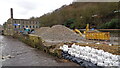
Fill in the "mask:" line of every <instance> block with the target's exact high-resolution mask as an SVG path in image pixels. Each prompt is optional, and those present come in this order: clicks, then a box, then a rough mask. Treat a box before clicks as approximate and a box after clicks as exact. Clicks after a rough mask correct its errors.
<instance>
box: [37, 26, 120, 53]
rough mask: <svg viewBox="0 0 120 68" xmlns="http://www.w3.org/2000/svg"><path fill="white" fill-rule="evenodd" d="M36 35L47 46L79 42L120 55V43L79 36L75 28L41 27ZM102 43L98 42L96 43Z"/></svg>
mask: <svg viewBox="0 0 120 68" xmlns="http://www.w3.org/2000/svg"><path fill="white" fill-rule="evenodd" d="M35 35H38V36H40V37H41V38H42V40H44V44H45V45H46V46H52V45H59V44H64V43H71V44H72V43H78V44H79V45H81V46H90V47H93V48H97V49H102V50H104V51H107V52H110V53H113V54H117V55H120V50H119V47H120V46H119V45H111V46H109V45H108V44H104V41H101V42H100V41H94V40H86V39H85V38H83V37H81V36H79V34H77V33H75V32H74V31H73V30H71V29H69V28H67V27H65V26H63V25H54V26H52V27H41V28H40V29H37V30H36V33H35ZM98 42H99V43H100V44H96V43H98Z"/></svg>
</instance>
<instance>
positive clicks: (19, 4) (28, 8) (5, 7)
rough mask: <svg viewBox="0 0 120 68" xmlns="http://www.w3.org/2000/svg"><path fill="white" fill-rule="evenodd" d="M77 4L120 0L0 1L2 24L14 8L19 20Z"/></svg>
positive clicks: (15, 16) (0, 19)
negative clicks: (73, 3)
mask: <svg viewBox="0 0 120 68" xmlns="http://www.w3.org/2000/svg"><path fill="white" fill-rule="evenodd" d="M73 1H77V2H102V1H103V2H108V1H109V2H114V1H115V2H116V1H120V0H0V24H3V23H4V22H6V21H7V19H8V18H10V8H13V12H14V13H13V15H14V16H13V17H14V18H17V19H28V18H30V17H32V16H34V17H40V16H41V15H43V14H45V13H48V12H52V11H54V10H55V9H57V8H60V7H61V6H62V5H65V4H66V5H69V4H70V3H72V2H73Z"/></svg>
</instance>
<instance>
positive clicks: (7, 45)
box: [0, 35, 78, 66]
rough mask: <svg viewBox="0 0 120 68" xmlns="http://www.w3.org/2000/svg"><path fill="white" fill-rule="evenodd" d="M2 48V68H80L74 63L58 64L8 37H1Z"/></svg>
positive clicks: (50, 57) (40, 52)
mask: <svg viewBox="0 0 120 68" xmlns="http://www.w3.org/2000/svg"><path fill="white" fill-rule="evenodd" d="M0 47H2V56H3V58H2V66H78V65H77V64H75V63H73V62H58V61H56V60H55V59H56V58H55V57H53V56H51V55H49V54H46V53H44V52H43V51H39V50H37V49H35V48H32V47H30V46H28V45H26V44H24V43H22V42H21V41H19V40H17V39H13V38H12V37H8V36H2V35H0Z"/></svg>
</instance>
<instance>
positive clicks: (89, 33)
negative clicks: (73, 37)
mask: <svg viewBox="0 0 120 68" xmlns="http://www.w3.org/2000/svg"><path fill="white" fill-rule="evenodd" d="M74 31H75V32H76V33H79V34H80V36H84V35H83V34H82V33H81V32H80V31H79V30H78V29H75V30H74ZM84 34H85V38H86V39H95V40H110V32H100V31H98V30H90V29H89V24H87V26H86V30H85V31H84Z"/></svg>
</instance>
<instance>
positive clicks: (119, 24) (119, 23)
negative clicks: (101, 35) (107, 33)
mask: <svg viewBox="0 0 120 68" xmlns="http://www.w3.org/2000/svg"><path fill="white" fill-rule="evenodd" d="M100 28H104V29H120V20H119V19H112V20H111V21H110V22H107V23H105V24H103V25H102V26H101V27H100Z"/></svg>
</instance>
